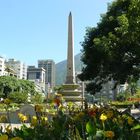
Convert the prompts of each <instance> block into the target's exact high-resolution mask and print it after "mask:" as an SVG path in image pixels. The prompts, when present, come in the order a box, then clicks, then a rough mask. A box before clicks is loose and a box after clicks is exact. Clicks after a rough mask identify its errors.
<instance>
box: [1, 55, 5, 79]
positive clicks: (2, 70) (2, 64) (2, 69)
mask: <svg viewBox="0 0 140 140" xmlns="http://www.w3.org/2000/svg"><path fill="white" fill-rule="evenodd" d="M4 61H5V60H4V58H3V57H0V76H2V75H4Z"/></svg>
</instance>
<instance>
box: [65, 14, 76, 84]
mask: <svg viewBox="0 0 140 140" xmlns="http://www.w3.org/2000/svg"><path fill="white" fill-rule="evenodd" d="M72 25H73V24H72V14H71V12H70V14H69V17H68V51H67V76H66V84H75V65H74V42H73V28H72Z"/></svg>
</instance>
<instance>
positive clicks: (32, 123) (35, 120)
mask: <svg viewBox="0 0 140 140" xmlns="http://www.w3.org/2000/svg"><path fill="white" fill-rule="evenodd" d="M36 125H37V117H36V116H33V117H32V120H31V126H36Z"/></svg>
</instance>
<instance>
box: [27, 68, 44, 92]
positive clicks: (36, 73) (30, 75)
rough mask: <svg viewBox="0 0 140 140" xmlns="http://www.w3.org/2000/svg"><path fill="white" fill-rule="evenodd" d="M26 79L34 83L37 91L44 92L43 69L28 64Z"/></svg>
mask: <svg viewBox="0 0 140 140" xmlns="http://www.w3.org/2000/svg"><path fill="white" fill-rule="evenodd" d="M27 79H28V80H30V81H33V82H34V83H35V86H36V89H37V91H39V92H45V69H43V68H36V67H35V66H28V69H27Z"/></svg>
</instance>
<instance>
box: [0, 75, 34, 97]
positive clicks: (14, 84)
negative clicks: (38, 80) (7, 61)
mask: <svg viewBox="0 0 140 140" xmlns="http://www.w3.org/2000/svg"><path fill="white" fill-rule="evenodd" d="M13 92H19V93H25V94H31V95H34V94H35V93H36V91H35V85H34V83H33V82H31V81H28V80H22V79H17V78H16V77H11V76H0V93H1V94H0V95H1V97H4V98H7V97H8V96H9V94H11V93H13Z"/></svg>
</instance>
